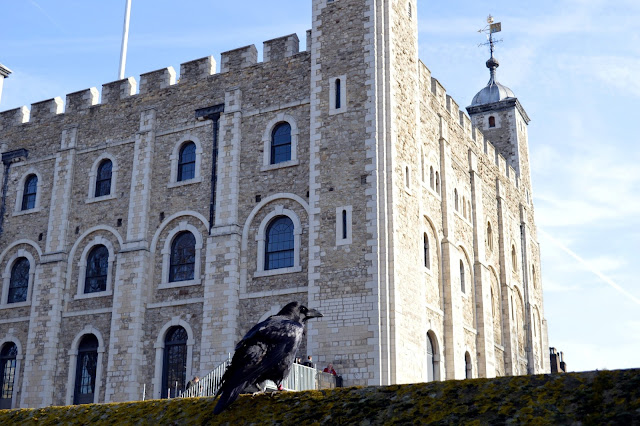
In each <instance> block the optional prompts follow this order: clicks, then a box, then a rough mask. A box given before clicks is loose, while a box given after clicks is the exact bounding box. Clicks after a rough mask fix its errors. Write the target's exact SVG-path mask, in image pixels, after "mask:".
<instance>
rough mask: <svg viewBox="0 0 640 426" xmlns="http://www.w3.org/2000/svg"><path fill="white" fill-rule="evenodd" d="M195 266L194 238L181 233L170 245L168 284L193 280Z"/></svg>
mask: <svg viewBox="0 0 640 426" xmlns="http://www.w3.org/2000/svg"><path fill="white" fill-rule="evenodd" d="M195 266H196V238H195V237H194V235H193V234H192V233H191V232H189V231H185V232H181V233H179V234H178V235H177V236H176V237H175V238H174V240H173V242H172V243H171V259H170V266H169V282H178V281H191V280H193V279H194V278H195V275H194V274H195Z"/></svg>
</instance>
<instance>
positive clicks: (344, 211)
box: [342, 210, 347, 240]
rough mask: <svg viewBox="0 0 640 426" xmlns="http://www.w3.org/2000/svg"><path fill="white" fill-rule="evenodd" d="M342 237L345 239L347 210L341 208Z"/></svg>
mask: <svg viewBox="0 0 640 426" xmlns="http://www.w3.org/2000/svg"><path fill="white" fill-rule="evenodd" d="M342 239H343V240H346V239H347V211H346V210H342Z"/></svg>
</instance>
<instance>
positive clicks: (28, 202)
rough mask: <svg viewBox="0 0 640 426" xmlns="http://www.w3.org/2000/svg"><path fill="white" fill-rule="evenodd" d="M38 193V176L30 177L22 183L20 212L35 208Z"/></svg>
mask: <svg viewBox="0 0 640 426" xmlns="http://www.w3.org/2000/svg"><path fill="white" fill-rule="evenodd" d="M37 193H38V176H36V175H30V176H28V177H27V179H26V180H25V181H24V191H23V192H22V210H31V209H33V208H35V207H36V195H37Z"/></svg>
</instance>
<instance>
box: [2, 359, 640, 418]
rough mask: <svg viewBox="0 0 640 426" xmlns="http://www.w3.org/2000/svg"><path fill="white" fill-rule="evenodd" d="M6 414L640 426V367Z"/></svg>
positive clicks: (7, 412) (7, 413) (6, 413)
mask: <svg viewBox="0 0 640 426" xmlns="http://www.w3.org/2000/svg"><path fill="white" fill-rule="evenodd" d="M215 402H216V400H215V399H213V398H191V399H173V400H154V401H145V402H127V403H119V404H97V405H83V406H72V407H48V408H42V409H21V410H5V411H0V424H2V425H9V424H20V425H25V424H38V425H58V424H79V425H81V424H82V425H88V424H101V423H102V424H114V425H116V424H117V425H123V424H137V425H184V424H219V423H220V424H231V425H236V424H283V425H289V424H290V425H309V424H363V425H368V424H393V423H402V424H407V423H410V424H420V423H431V422H433V423H436V424H438V423H439V424H460V423H462V424H469V423H470V424H492V425H495V424H505V423H506V424H509V423H512V424H522V423H525V424H541V425H542V424H545V425H546V424H580V423H581V424H586V425H588V424H593V425H596V424H597V425H601V424H616V425H618V424H619V425H634V424H638V425H640V370H619V371H599V372H587V373H570V374H561V375H539V376H520V377H502V378H497V379H475V380H462V381H448V382H432V383H420V384H413V385H396V386H383V387H366V388H342V389H334V390H326V391H309V392H282V393H278V394H276V395H273V396H271V395H260V396H256V397H252V396H249V395H247V396H241V397H240V398H239V399H238V400H237V401H236V402H235V403H234V404H232V405H231V406H230V407H229V408H228V409H227V411H225V412H223V413H222V414H220V415H219V416H214V415H213V407H214V405H215Z"/></svg>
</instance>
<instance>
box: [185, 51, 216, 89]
mask: <svg viewBox="0 0 640 426" xmlns="http://www.w3.org/2000/svg"><path fill="white" fill-rule="evenodd" d="M215 73H216V60H215V59H214V58H213V56H206V57H204V58H200V59H195V60H193V61H190V62H185V63H184V64H181V65H180V83H192V82H195V81H198V80H201V79H204V78H207V77H209V76H210V75H213V74H215Z"/></svg>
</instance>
